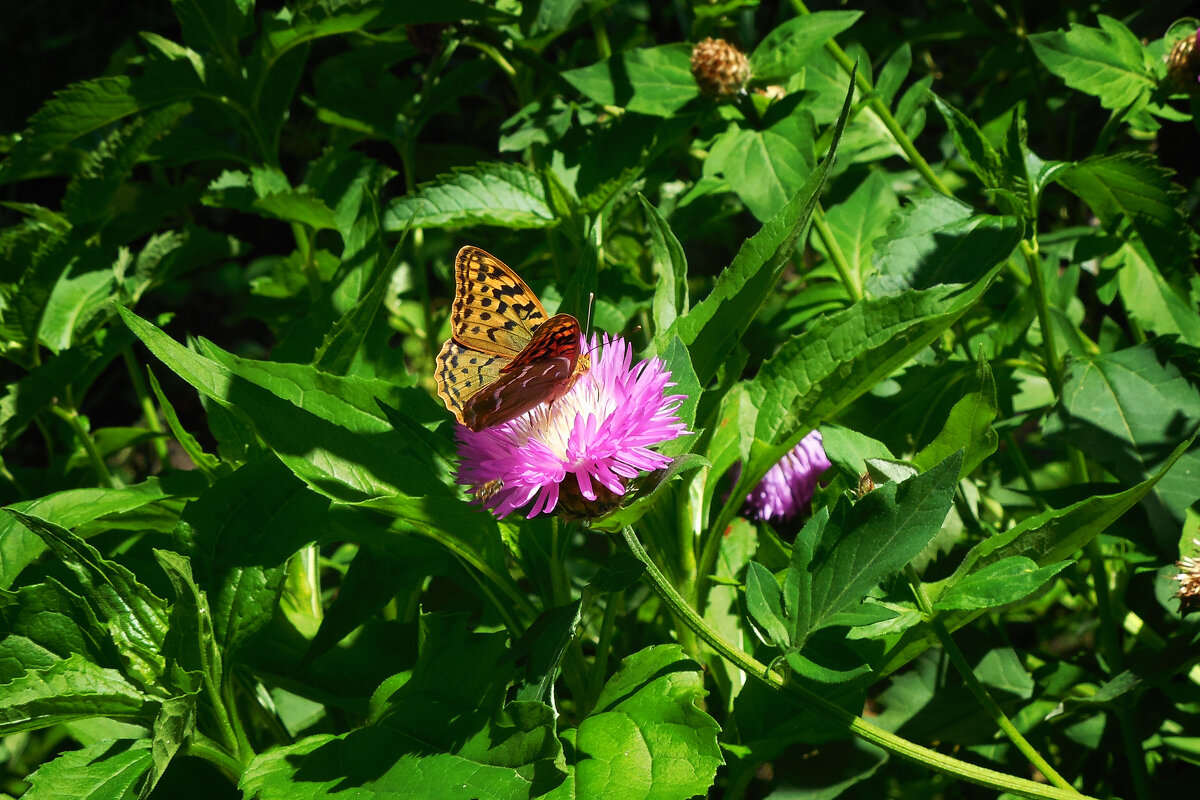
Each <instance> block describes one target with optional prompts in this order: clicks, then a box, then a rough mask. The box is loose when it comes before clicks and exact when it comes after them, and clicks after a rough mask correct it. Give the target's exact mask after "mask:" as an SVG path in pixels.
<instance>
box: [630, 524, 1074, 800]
mask: <svg viewBox="0 0 1200 800" xmlns="http://www.w3.org/2000/svg"><path fill="white" fill-rule="evenodd" d="M622 533H623V536H624V539H625V544H626V545H627V546H628V547H629V550H630V552H631V553H632V554H633V555H634V557H635V558H637V559H638V560H639V561H641V562H642V564H643V565H645V567H646V578H647V579H648V580H649V581H650V585H651V588H653V589H654V592H655V593H656V594H657V595H658V596H659V598H660V599H661V600H662V601H663V603H664V604H665V605H666V606H667V607H668V608H670V609H671V610H672V611H673V612H674V613H675V614H676V616H678V617H679V619H680V620H682V621H683V622H684V624H686V625H687V626H688V627H689V628H690V629H691V630H692V631H693V632H694V633H695V634H696V635H697V636H699V637H700V638H701V639H702V640H703V641H704V642H705V643H706V644H707V645H708V646H709V647H711V648H712V649H713V650H714V651H715V652H716V653H718V654H719V655H720V656H722V657H723V658H725V659H726V660H728V661H729V662H730V663H732V664H733V665H734V666H736V667H738V668H739V669H742V670H744V671H745V672H747V673H749V674H750V675H752V676H753V677H755V678H757V679H758V680H760V681H762V682H763V683H765V684H767V685H768V686H770V687H771V688H772V689H776V690H778V691H781V692H783V693H784V694H786V695H788V696H789V697H791V699H793V700H795V701H797V702H798V703H800V704H801V705H803V706H805V707H806V708H807V709H809V710H812V711H814V712H816V713H817V714H818V715H820V716H822V717H824V718H825V719H826V720H828V721H829V722H831V723H832V724H834V725H837V726H839V727H842V728H844V729H845V730H847V731H848V732H850V733H851V734H853V735H855V736H858V737H860V738H861V739H863V740H864V741H867V742H870V743H871V744H874V745H876V746H877V747H880V748H883V749H884V750H887V751H888V752H891V753H895V754H896V755H898V756H900V757H902V758H906V759H909V760H911V761H914V762H916V763H918V764H922V765H924V766H926V767H928V768H930V769H933V770H936V771H938V772H942V773H945V774H947V775H950V776H953V777H957V778H962V779H963V780H967V781H970V782H971V783H975V784H978V785H979V786H983V787H986V788H989V789H992V790H994V791H998V792H1011V793H1013V794H1016V795H1019V796H1021V797H1032V798H1053V799H1054V800H1079V797H1080V795H1079V794H1077V793H1076V792H1073V791H1072V792H1067V791H1064V790H1063V789H1059V788H1058V787H1051V786H1046V785H1045V784H1041V783H1034V782H1033V781H1029V780H1025V779H1023V778H1017V777H1015V776H1012V775H1005V774H1004V773H1002V772H996V771H995V770H990V769H987V768H985V767H979V766H976V765H974V764H968V763H967V762H965V761H959V760H958V759H956V758H951V757H950V756H947V755H944V754H942V753H938V752H936V751H934V750H930V749H928V748H926V747H921V746H920V745H917V744H914V743H913V742H910V741H908V740H907V739H903V738H901V737H899V736H896V735H895V734H893V733H889V732H888V731H885V730H883V729H882V728H877V727H875V726H874V725H872V724H871V723H869V722H867V721H866V720H864V719H862V718H860V717H856V716H854V715H853V714H851V713H850V712H848V711H846V710H845V709H843V708H841V707H839V706H837V705H835V704H834V703H831V702H830V701H828V700H826V699H825V698H824V697H821V696H820V695H818V694H815V693H813V692H811V691H809V690H808V689H805V688H804V687H802V686H798V685H795V684H791V683H785V682H784V680H783V679H782V678H780V677H779V676H778V675H776V674H775V673H773V672H769V671H768V670H767V667H766V665H765V664H763V663H762V662H760V661H758V660H757V659H756V658H754V657H753V656H751V655H750V654H749V653H746V652H745V651H743V650H741V649H739V648H737V647H735V646H734V645H732V644H730V643H729V642H727V641H726V640H725V639H724V638H723V637H722V636H721V635H720V634H719V633H717V632H716V631H715V630H714V629H713V628H712V627H711V626H710V625H709V624H708V623H707V622H705V621H704V620H703V619H702V618H701V617H700V615H699V614H697V613H696V612H695V611H694V610H693V609H692V608H691V607H690V606H689V605H688V604H687V603H686V602H685V601H684V599H683V598H682V597H680V595H679V593H678V592H676V591H675V588H674V587H673V586H672V585H671V584H670V583H669V582H668V581H667V579H666V578H664V577H663V574H662V573H661V572H660V571H659V569H658V567H657V566H655V564H654V562H653V561H652V560H651V559H650V556H649V555H647V553H646V550H645V549H644V548H643V547H642V544H641V542H639V541H638V538H637V535H636V534H635V533H634V532H633V529H632V528H630V527H628V526H626V527H625V528H624V530H623V531H622Z"/></svg>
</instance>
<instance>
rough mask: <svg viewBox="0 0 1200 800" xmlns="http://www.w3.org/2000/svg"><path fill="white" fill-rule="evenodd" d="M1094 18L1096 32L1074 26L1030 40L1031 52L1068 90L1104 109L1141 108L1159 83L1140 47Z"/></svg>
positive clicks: (1108, 20) (1112, 24)
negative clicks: (1092, 99) (1096, 100)
mask: <svg viewBox="0 0 1200 800" xmlns="http://www.w3.org/2000/svg"><path fill="white" fill-rule="evenodd" d="M1096 19H1097V20H1098V21H1099V23H1100V28H1099V29H1097V28H1089V27H1088V26H1086V25H1080V24H1079V23H1078V22H1073V23H1071V29H1070V30H1069V31H1052V32H1050V33H1035V34H1033V35H1031V36H1030V37H1029V42H1030V44H1032V45H1033V52H1034V53H1035V54H1036V55H1037V57H1038V58H1039V59H1041V61H1042V63H1043V64H1045V65H1046V68H1047V69H1049V70H1050V71H1051V72H1053V73H1054V74H1055V75H1057V76H1058V77H1060V78H1062V79H1063V80H1064V81H1066V84H1067V85H1068V86H1070V87H1071V88H1072V89H1078V90H1079V91H1081V92H1085V93H1087V94H1090V95H1092V96H1093V97H1098V98H1100V105H1102V106H1104V107H1105V108H1109V109H1113V110H1116V109H1121V108H1125V107H1126V106H1132V105H1134V104H1135V103H1136V104H1139V105H1140V104H1141V102H1142V101H1144V100H1146V99H1147V98H1148V96H1149V94H1150V93H1151V92H1152V91H1153V90H1154V88H1155V87H1156V86H1157V83H1158V82H1157V80H1156V79H1155V76H1154V73H1153V72H1152V71H1151V70H1150V69H1149V68H1147V66H1146V56H1145V53H1144V51H1143V48H1142V43H1141V42H1139V41H1138V39H1137V37H1136V36H1134V35H1133V34H1132V33H1131V32H1130V31H1129V29H1128V28H1126V27H1125V26H1124V25H1122V24H1121V23H1120V22H1119V21H1117V20H1115V19H1113V18H1112V17H1107V16H1105V15H1104V14H1098V15H1097V16H1096Z"/></svg>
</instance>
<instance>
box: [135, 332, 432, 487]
mask: <svg viewBox="0 0 1200 800" xmlns="http://www.w3.org/2000/svg"><path fill="white" fill-rule="evenodd" d="M120 312H121V316H122V317H123V318H124V320H125V324H126V325H128V326H129V328H130V330H132V331H133V332H134V333H135V334H137V336H138V337H139V338H140V339H141V340H142V341H143V342H144V343H145V344H146V346H147V347H148V348H149V349H150V351H151V352H152V353H154V354H155V355H156V356H157V357H158V358H159V359H160V360H162V362H163V363H164V364H166V365H167V366H168V367H169V368H171V369H172V370H173V371H174V372H175V373H176V374H178V375H179V376H180V377H181V378H183V379H184V380H185V381H187V382H188V383H190V384H191V385H192V386H194V387H195V388H196V389H198V390H199V391H200V392H201V394H203V395H204V396H205V397H208V398H209V399H210V400H213V401H214V402H216V403H217V404H218V405H219V406H221V407H222V408H224V409H226V410H227V411H230V412H232V413H233V415H234V416H235V418H237V419H239V420H240V421H241V422H242V423H243V424H245V425H247V426H249V427H250V428H251V429H252V430H253V431H255V433H256V434H257V435H258V436H259V437H261V438H262V440H263V441H264V442H265V443H266V444H267V445H268V446H269V447H271V448H272V449H273V450H274V451H275V453H276V454H277V455H278V456H279V458H280V460H282V461H283V462H284V463H285V464H287V465H288V467H289V468H290V469H291V470H292V471H293V472H294V473H295V474H296V475H297V477H299V478H300V479H302V480H304V481H305V482H306V483H308V484H309V485H310V486H312V487H313V488H315V489H317V490H318V491H320V492H322V493H323V494H327V495H330V496H332V497H340V498H342V499H351V500H361V499H363V498H364V497H369V496H378V495H391V494H395V493H397V492H400V493H401V494H409V495H414V496H422V495H445V494H446V493H447V491H448V490H447V489H446V486H445V484H444V483H442V482H441V481H440V480H439V479H438V477H437V476H438V474H439V473H440V472H443V471H444V465H443V464H441V463H440V462H438V461H436V457H435V456H434V455H433V453H434V452H435V451H434V450H433V449H431V447H430V446H429V442H428V441H424V440H423V439H424V438H425V437H429V438H433V437H432V434H429V433H428V432H424V433H423V434H418V435H416V436H413V435H401V433H399V432H398V431H396V430H395V428H393V427H392V425H391V424H389V422H388V421H387V419H386V418H385V415H384V414H383V412H382V411H381V410H380V409H379V406H378V402H379V401H381V400H382V401H385V402H388V403H389V404H392V405H395V406H398V407H399V410H398V411H397V412H396V416H397V418H406V419H410V420H411V421H412V423H413V431H411V432H410V433H415V432H416V431H419V430H421V429H420V426H419V424H418V423H419V422H421V421H429V422H433V421H435V420H439V419H440V418H441V416H440V411H439V409H437V407H436V406H434V404H433V402H432V401H431V400H430V399H429V397H428V395H425V394H423V393H421V392H420V391H419V390H415V389H401V388H397V387H394V386H390V385H388V384H386V383H384V382H382V381H371V380H364V379H361V378H341V377H337V376H333V375H327V374H325V373H322V372H320V371H318V370H317V369H316V368H315V367H312V366H307V365H299V364H281V363H271V362H255V361H248V360H245V359H240V358H236V357H234V356H231V355H229V354H228V353H225V352H224V351H222V350H220V349H219V348H217V347H215V346H213V345H210V344H204V349H205V351H206V354H207V355H208V356H209V357H206V356H204V355H200V354H197V353H195V352H193V351H191V350H188V349H187V348H185V347H183V346H182V345H180V344H178V343H177V342H175V341H174V340H173V339H171V337H169V336H167V335H166V334H165V333H163V332H162V331H161V330H159V329H158V328H156V327H155V326H153V325H151V324H150V323H148V322H146V321H145V320H143V319H141V318H140V317H138V316H136V315H135V314H133V313H132V312H130V311H127V310H125V309H120ZM410 414H411V415H416V416H415V417H414V416H409V415H410ZM415 465H422V466H421V467H420V468H417V467H416V466H415Z"/></svg>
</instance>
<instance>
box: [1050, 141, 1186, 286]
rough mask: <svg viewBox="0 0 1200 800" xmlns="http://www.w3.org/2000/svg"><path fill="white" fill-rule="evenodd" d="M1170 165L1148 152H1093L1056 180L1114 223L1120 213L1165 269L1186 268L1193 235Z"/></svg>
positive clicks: (1182, 272)
mask: <svg viewBox="0 0 1200 800" xmlns="http://www.w3.org/2000/svg"><path fill="white" fill-rule="evenodd" d="M1171 174H1172V173H1171V171H1170V170H1168V169H1165V168H1163V167H1161V166H1159V165H1158V163H1157V162H1155V160H1154V157H1153V156H1151V155H1149V154H1147V153H1122V154H1119V155H1113V156H1093V157H1091V158H1086V159H1084V160H1083V161H1080V162H1077V163H1076V164H1074V165H1073V166H1071V167H1069V168H1066V169H1063V170H1062V171H1061V172H1059V173H1057V174H1056V175H1055V180H1057V181H1058V182H1059V183H1061V184H1062V185H1063V186H1065V187H1067V189H1069V190H1071V191H1072V192H1073V193H1075V194H1076V195H1078V196H1079V197H1081V198H1082V199H1083V200H1084V202H1086V203H1087V204H1088V205H1089V206H1091V208H1092V211H1094V212H1095V213H1096V216H1098V217H1099V218H1100V221H1101V222H1103V223H1104V224H1105V226H1107V227H1109V228H1113V227H1114V226H1115V225H1116V223H1117V222H1118V220H1119V219H1120V218H1121V217H1122V216H1124V217H1126V218H1128V219H1129V221H1130V223H1132V225H1133V228H1134V230H1136V231H1137V232H1138V234H1139V235H1140V236H1141V239H1142V242H1143V244H1144V245H1145V246H1146V250H1147V251H1148V252H1149V253H1150V255H1151V257H1152V258H1153V259H1154V263H1155V264H1156V265H1157V266H1158V268H1159V269H1160V270H1161V271H1162V272H1163V273H1164V274H1166V275H1168V276H1171V277H1176V276H1180V277H1184V276H1190V274H1191V253H1192V250H1193V248H1192V241H1191V238H1190V236H1189V234H1188V231H1189V227H1188V222H1187V220H1186V218H1185V217H1184V216H1183V212H1182V211H1181V210H1180V204H1181V202H1182V199H1183V190H1182V189H1181V188H1180V187H1178V186H1176V185H1175V184H1174V183H1172V182H1171V180H1170V176H1171Z"/></svg>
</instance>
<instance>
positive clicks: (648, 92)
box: [562, 44, 700, 117]
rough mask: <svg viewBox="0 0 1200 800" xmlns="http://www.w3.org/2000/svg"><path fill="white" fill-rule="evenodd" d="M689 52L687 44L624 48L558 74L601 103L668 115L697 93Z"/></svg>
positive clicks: (698, 92) (652, 114) (594, 100)
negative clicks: (584, 65) (588, 64)
mask: <svg viewBox="0 0 1200 800" xmlns="http://www.w3.org/2000/svg"><path fill="white" fill-rule="evenodd" d="M691 52H692V48H691V45H687V44H664V45H660V46H658V47H644V48H640V49H635V50H626V51H625V52H623V53H618V54H616V55H614V56H613V57H612V58H610V59H608V60H607V61H601V62H599V63H598V64H592V65H591V66H590V67H580V68H579V69H571V70H567V71H566V72H564V73H562V77H563V78H564V79H565V80H566V81H567V82H568V83H570V84H571V85H572V86H574V87H575V88H576V89H578V90H579V91H580V92H581V93H583V94H584V95H586V96H587V97H588V98H590V99H591V100H592V101H593V102H596V103H600V104H601V105H606V106H620V107H621V108H624V109H626V110H627V111H635V112H637V113H639V114H650V115H651V116H655V117H670V116H672V115H674V114H675V112H676V111H678V110H679V109H681V108H683V107H684V106H685V105H687V104H688V103H689V102H691V101H692V100H694V99H695V98H696V97H698V96H699V94H700V90H699V89H698V88H697V87H696V80H695V79H694V78H693V77H692V67H691V61H690V58H691Z"/></svg>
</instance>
